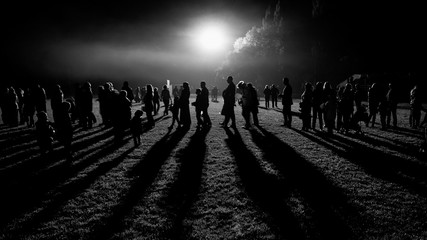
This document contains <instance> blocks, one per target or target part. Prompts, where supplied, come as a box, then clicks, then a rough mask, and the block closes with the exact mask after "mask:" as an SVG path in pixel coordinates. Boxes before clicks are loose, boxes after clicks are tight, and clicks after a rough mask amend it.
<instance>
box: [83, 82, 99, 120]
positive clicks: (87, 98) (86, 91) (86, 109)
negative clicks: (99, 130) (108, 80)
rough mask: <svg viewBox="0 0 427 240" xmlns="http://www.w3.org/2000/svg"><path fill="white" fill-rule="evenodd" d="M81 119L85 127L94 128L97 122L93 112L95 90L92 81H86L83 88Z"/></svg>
mask: <svg viewBox="0 0 427 240" xmlns="http://www.w3.org/2000/svg"><path fill="white" fill-rule="evenodd" d="M80 97H81V99H80V100H81V106H80V111H81V113H80V114H81V118H80V119H81V120H82V123H81V125H82V127H83V128H92V124H93V123H95V122H96V118H95V115H94V114H93V92H92V85H91V84H90V82H85V83H84V84H83V86H82V88H81V95H80Z"/></svg>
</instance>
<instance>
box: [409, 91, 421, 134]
mask: <svg viewBox="0 0 427 240" xmlns="http://www.w3.org/2000/svg"><path fill="white" fill-rule="evenodd" d="M409 104H410V105H411V112H410V116H409V120H410V126H411V127H412V128H418V127H419V125H420V120H421V109H422V103H421V96H420V93H419V89H418V86H417V85H415V86H414V87H413V88H412V89H411V92H410V101H409Z"/></svg>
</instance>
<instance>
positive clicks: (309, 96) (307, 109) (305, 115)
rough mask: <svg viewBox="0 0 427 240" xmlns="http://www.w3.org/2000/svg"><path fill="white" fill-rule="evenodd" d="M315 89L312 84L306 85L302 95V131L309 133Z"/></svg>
mask: <svg viewBox="0 0 427 240" xmlns="http://www.w3.org/2000/svg"><path fill="white" fill-rule="evenodd" d="M312 101H313V87H312V86H311V84H310V83H305V85H304V91H303V93H302V94H301V102H300V111H301V120H302V130H303V131H308V130H309V129H310V128H311V125H310V123H311V121H310V120H311V107H312V105H313V103H312Z"/></svg>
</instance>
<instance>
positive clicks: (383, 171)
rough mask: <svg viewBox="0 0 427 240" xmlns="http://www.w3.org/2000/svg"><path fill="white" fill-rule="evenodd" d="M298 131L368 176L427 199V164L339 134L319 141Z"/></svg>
mask: <svg viewBox="0 0 427 240" xmlns="http://www.w3.org/2000/svg"><path fill="white" fill-rule="evenodd" d="M295 131H297V132H298V133H300V134H301V135H303V136H305V137H306V138H308V139H310V140H312V141H314V142H316V143H318V144H320V145H323V146H325V147H327V148H329V149H331V150H332V151H334V152H335V153H336V154H337V155H338V156H340V157H342V158H345V159H347V160H349V161H350V162H352V163H354V164H357V165H359V166H360V167H362V168H363V169H364V170H365V172H366V173H367V174H369V175H371V176H373V177H375V178H380V179H383V180H386V181H389V182H393V183H397V184H399V185H401V186H404V187H405V188H407V189H408V190H410V191H412V192H414V193H416V194H419V195H421V196H424V197H425V196H427V184H426V182H427V175H426V172H427V166H426V165H425V164H421V163H420V162H417V161H412V160H409V159H405V158H401V157H398V156H395V155H391V154H389V153H386V152H383V151H381V150H378V149H375V148H373V147H369V146H366V145H363V144H361V143H358V142H356V141H354V140H352V139H348V138H345V137H342V136H340V135H338V134H334V135H325V134H319V135H318V136H319V137H320V139H319V138H317V137H315V136H313V135H312V134H310V133H307V132H303V131H299V130H295ZM335 141H338V142H341V143H345V145H343V146H344V149H339V148H337V147H335V146H334V143H335Z"/></svg>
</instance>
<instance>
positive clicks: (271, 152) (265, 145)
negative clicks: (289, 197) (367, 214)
mask: <svg viewBox="0 0 427 240" xmlns="http://www.w3.org/2000/svg"><path fill="white" fill-rule="evenodd" d="M258 129H259V130H260V131H261V133H262V134H261V133H260V132H258V131H256V130H253V131H251V135H252V140H253V142H254V143H255V144H256V145H257V146H258V147H259V148H260V149H261V151H262V152H263V157H264V159H265V160H266V161H268V162H271V163H272V164H274V165H275V166H276V167H277V168H278V170H279V172H280V173H281V174H282V175H283V176H284V178H285V180H284V181H286V182H287V183H288V184H289V185H290V186H291V188H293V189H295V191H297V192H299V193H300V194H301V196H302V198H303V199H304V200H305V201H306V203H307V204H308V207H309V208H310V209H311V211H312V218H311V219H310V222H309V223H308V224H309V226H308V230H307V231H308V232H307V234H309V235H310V236H315V238H321V239H348V238H350V237H352V236H354V234H355V233H354V229H355V227H356V226H355V225H356V222H355V219H356V218H359V214H358V213H357V211H356V210H355V208H354V207H353V206H351V205H350V204H349V200H348V198H347V196H346V195H345V193H344V192H343V190H342V189H340V188H339V187H337V186H335V185H334V184H333V183H332V182H331V181H330V180H328V179H327V178H326V177H325V176H324V174H323V173H322V172H321V171H320V170H319V169H317V167H316V166H314V165H313V164H312V163H310V162H309V161H307V160H306V159H305V158H304V157H302V156H301V155H300V154H299V153H298V152H296V151H295V150H294V149H293V148H292V147H291V146H289V145H288V144H286V143H285V142H283V141H282V140H281V139H279V138H278V137H277V136H275V135H274V134H272V133H270V132H268V131H267V130H266V129H264V128H262V127H258Z"/></svg>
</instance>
